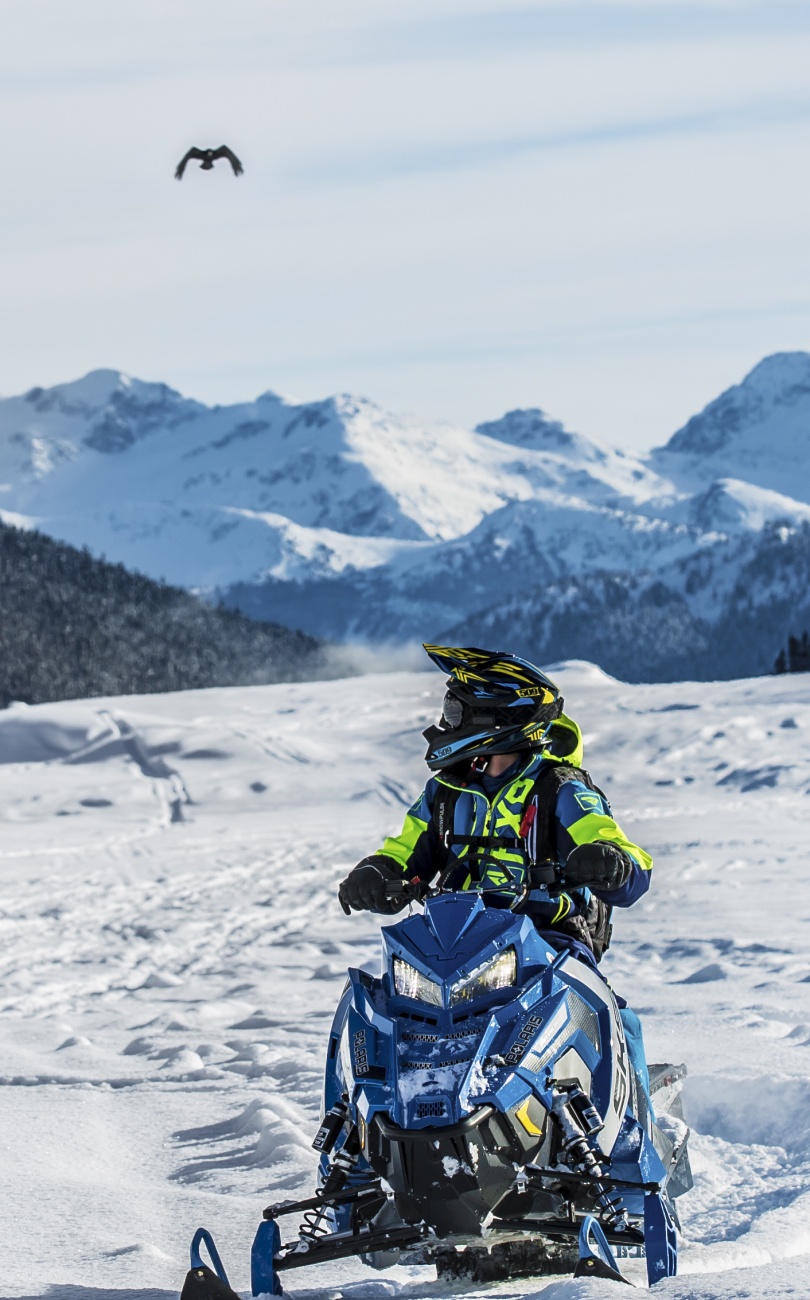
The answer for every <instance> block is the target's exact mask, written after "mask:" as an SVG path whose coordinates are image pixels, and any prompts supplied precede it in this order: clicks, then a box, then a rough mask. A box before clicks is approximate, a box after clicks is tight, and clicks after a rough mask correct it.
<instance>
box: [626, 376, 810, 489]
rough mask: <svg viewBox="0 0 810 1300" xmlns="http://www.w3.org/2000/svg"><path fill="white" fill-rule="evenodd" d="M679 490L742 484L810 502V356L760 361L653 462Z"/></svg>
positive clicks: (658, 471)
mask: <svg viewBox="0 0 810 1300" xmlns="http://www.w3.org/2000/svg"><path fill="white" fill-rule="evenodd" d="M649 465H650V468H652V469H654V470H655V471H656V472H657V473H659V474H661V475H662V476H663V477H664V478H667V479H671V480H672V481H673V482H674V483H676V484H677V485H678V487H679V489H681V490H683V491H687V492H690V491H693V490H694V489H695V488H698V487H700V486H701V485H703V486H705V484H706V483H707V481H709V480H712V479H721V478H735V479H742V480H744V481H745V482H746V483H751V484H754V485H755V486H757V487H761V488H767V489H769V490H771V491H774V492H779V493H782V494H783V495H785V496H788V497H792V498H797V499H798V500H800V501H805V502H807V501H810V353H807V352H782V353H777V354H776V355H775V356H772V357H766V358H765V360H764V361H760V363H759V365H757V366H755V367H754V369H753V370H752V371H751V373H750V374H749V375H747V376H746V378H745V379H744V380H743V382H742V383H741V384H736V385H735V386H734V387H733V388H729V389H728V390H727V391H726V392H725V393H722V394H721V395H720V397H718V398H717V399H716V400H715V401H714V402H710V403H709V405H708V406H707V407H706V409H705V410H704V411H701V413H700V414H699V415H695V416H693V417H692V419H691V420H689V421H688V423H687V424H685V425H684V427H683V428H682V429H679V430H678V432H677V433H675V434H674V435H673V436H672V437H671V438H670V440H669V442H668V443H667V444H666V446H665V447H661V448H659V449H657V450H656V451H654V452H653V453H652V455H651V456H650V458H649Z"/></svg>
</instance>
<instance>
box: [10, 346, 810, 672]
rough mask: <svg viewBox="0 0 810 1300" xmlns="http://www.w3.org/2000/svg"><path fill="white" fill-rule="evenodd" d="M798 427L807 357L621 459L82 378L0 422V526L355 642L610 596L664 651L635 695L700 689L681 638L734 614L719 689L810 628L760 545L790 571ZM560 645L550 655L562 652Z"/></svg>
mask: <svg viewBox="0 0 810 1300" xmlns="http://www.w3.org/2000/svg"><path fill="white" fill-rule="evenodd" d="M808 427H810V354H807V353H791V354H778V355H776V356H774V357H769V358H766V359H765V360H764V361H762V362H761V363H760V364H759V365H758V366H756V367H755V368H754V370H753V371H752V372H751V374H750V375H749V376H748V377H747V378H746V379H745V380H744V381H743V382H742V383H741V384H739V385H737V386H736V387H735V388H732V389H730V390H728V392H726V393H724V394H721V396H720V397H719V398H717V399H716V401H715V402H712V403H710V404H709V406H708V407H707V408H706V409H705V410H704V411H703V412H701V413H700V414H698V415H696V416H695V417H694V418H693V419H692V420H691V421H689V423H688V424H687V425H686V426H685V428H684V429H682V430H680V431H679V432H678V433H676V434H675V435H674V436H673V437H672V438H671V439H670V441H669V443H667V445H666V446H665V447H663V448H659V449H658V450H656V451H654V452H652V453H650V454H649V455H648V456H641V457H640V456H633V455H629V454H627V453H625V452H622V451H621V450H617V449H613V448H610V447H606V446H602V445H600V444H598V443H597V442H594V441H592V440H590V439H587V438H584V437H582V436H581V435H579V434H577V433H573V432H571V431H569V430H567V429H566V428H564V426H563V425H562V424H561V423H560V422H559V421H556V420H553V419H551V418H550V417H549V416H547V415H545V414H544V412H543V411H541V410H539V409H538V408H528V409H525V410H513V411H509V412H507V414H506V415H504V416H503V417H502V418H501V419H500V420H493V421H488V422H486V423H482V424H479V425H478V426H477V427H476V428H475V429H465V428H460V427H457V426H454V425H449V424H446V423H445V424H435V423H431V422H429V421H424V420H420V419H419V418H417V417H416V416H411V415H401V414H392V413H390V412H387V411H385V410H383V409H382V408H381V407H380V406H378V405H376V404H375V403H374V402H371V401H368V400H367V399H365V398H362V397H355V396H352V395H350V394H340V395H337V396H335V397H330V398H326V399H324V400H322V401H316V402H310V403H297V402H295V401H292V400H290V399H286V398H283V397H280V396H277V395H276V394H274V393H270V392H267V393H263V394H262V395H261V396H260V397H258V398H256V399H255V400H254V401H247V402H242V403H237V404H234V405H231V406H222V407H207V406H204V405H203V404H201V403H199V402H196V401H193V400H191V399H189V398H186V397H185V396H183V395H182V394H180V393H178V392H176V391H174V390H173V389H171V388H169V387H168V386H167V385H165V384H161V383H146V382H144V381H142V380H139V379H134V378H130V377H129V376H127V375H123V374H121V373H120V372H118V371H114V370H98V371H93V372H91V374H89V375H87V376H85V377H84V378H83V379H80V380H76V381H74V382H72V383H67V384H59V385H56V386H55V387H52V388H49V389H40V388H37V389H32V390H30V391H29V392H28V393H26V394H24V395H22V396H18V397H11V398H6V399H3V400H0V490H1V491H2V506H3V509H2V511H0V519H2V520H4V521H7V522H10V523H15V524H18V525H20V526H23V527H28V528H30V527H37V528H40V529H41V530H42V531H44V532H46V533H47V534H49V535H51V536H54V537H57V538H59V539H61V540H63V541H67V542H70V543H72V544H73V545H78V546H85V545H86V546H88V547H89V548H90V550H91V551H92V552H93V553H94V554H96V555H103V556H105V557H106V558H108V559H111V560H116V561H120V562H122V563H124V564H126V565H127V566H129V567H130V568H134V569H137V570H138V571H139V572H142V573H145V574H147V575H149V576H151V577H155V578H164V579H166V580H168V581H169V582H172V583H176V584H178V585H180V586H184V587H190V588H193V589H194V590H197V591H201V592H203V593H207V594H209V595H211V596H213V597H222V598H224V599H226V601H227V602H228V603H235V604H237V605H238V606H239V607H240V608H241V609H243V610H244V611H245V612H246V613H249V614H251V615H252V616H254V617H259V618H268V619H270V620H273V621H280V622H286V623H288V624H289V625H291V626H295V627H300V628H301V629H303V630H305V631H308V632H310V633H312V634H314V635H316V636H322V637H327V638H330V639H338V640H344V639H352V640H355V641H360V642H368V641H376V642H382V643H384V644H391V643H392V642H396V643H398V644H400V645H402V644H407V643H408V642H410V641H412V640H416V639H420V640H421V639H424V637H425V636H428V637H429V638H431V639H437V638H441V637H444V636H447V635H451V636H456V635H458V633H457V632H455V631H448V630H449V629H461V628H468V629H470V630H469V632H465V633H464V635H465V637H467V638H468V639H470V640H472V641H477V640H478V639H479V637H480V636H482V635H483V634H484V631H483V630H485V628H486V617H485V616H486V611H487V610H489V609H490V607H491V606H492V604H493V601H497V602H498V604H499V605H500V604H501V603H502V601H503V600H504V599H509V600H512V601H513V602H515V603H516V604H517V605H518V607H522V606H525V603H526V602H525V594H526V590H527V587H528V588H531V587H532V585H533V583H534V582H536V581H537V580H538V579H541V580H542V583H543V586H544V587H547V586H548V582H549V579H551V580H552V581H554V582H559V583H562V584H563V585H564V586H567V587H568V588H569V589H570V590H572V591H573V590H574V589H578V590H580V591H581V592H582V593H583V600H584V603H585V604H586V605H587V604H588V588H589V586H590V584H591V583H592V581H593V578H594V576H595V575H596V576H599V575H605V574H607V575H619V577H620V578H621V581H622V583H623V587H624V591H625V600H626V603H627V606H628V618H627V624H628V626H631V625H633V624H639V623H644V622H647V623H655V626H656V633H655V640H656V641H657V643H659V644H660V645H661V646H663V647H669V649H668V650H667V649H665V650H664V654H665V655H666V654H668V657H669V663H668V664H661V665H658V664H656V665H654V667H653V669H652V671H653V673H654V674H655V675H658V676H661V675H668V676H682V675H683V673H684V671H691V672H696V671H699V670H698V669H697V667H696V666H695V663H694V655H695V653H697V655H698V657H699V655H700V651H699V648H698V651H697V652H696V651H695V646H696V644H697V643H698V642H702V639H703V637H704V636H705V634H706V629H705V628H702V627H696V626H695V623H696V621H698V622H700V621H703V622H705V623H706V624H707V625H708V626H709V627H712V628H713V629H714V631H715V634H716V637H717V638H718V639H720V640H723V641H726V642H727V641H728V640H729V638H728V636H727V634H726V632H725V626H726V624H727V623H728V624H734V623H735V621H736V622H739V619H740V617H741V616H744V615H745V610H746V608H747V606H748V604H749V603H750V602H749V600H748V593H749V592H750V593H752V596H751V599H753V601H754V603H755V605H756V606H757V608H758V609H760V610H761V611H762V617H761V619H760V629H759V631H758V633H757V638H756V640H757V645H756V647H752V649H751V652H750V653H748V654H747V656H746V655H745V654H743V653H742V651H740V652H736V651H734V652H732V653H731V654H730V655H729V656H728V658H729V663H728V665H727V667H726V669H725V670H724V671H728V672H730V673H732V674H733V673H736V674H740V673H743V672H752V671H756V670H758V669H759V668H762V667H769V666H770V665H771V664H772V663H773V660H774V658H775V656H776V653H777V652H778V650H779V648H780V647H781V645H782V643H783V642H784V641H785V639H786V636H787V635H788V634H789V633H790V632H791V631H796V630H801V626H802V619H805V618H806V617H808V616H810V615H808V613H807V611H806V608H805V594H806V593H805V589H806V583H805V582H804V580H803V576H802V573H800V572H798V568H800V567H801V565H799V566H798V568H797V565H795V564H794V565H792V566H791V565H787V566H786V565H784V564H778V563H777V565H776V570H777V572H776V573H773V572H770V569H771V568H772V565H771V560H770V556H771V552H772V550H773V546H772V537H771V534H770V533H769V531H768V530H769V529H771V528H772V527H773V526H774V525H780V526H783V527H787V528H789V529H792V530H793V539H794V540H793V543H792V544H793V545H794V546H795V548H798V550H799V551H802V550H803V549H804V550H806V543H807V526H808V524H809V523H810V458H808V441H807V430H808ZM786 540H789V539H788V538H787V536H786ZM786 569H787V570H788V579H787V580H785V578H784V576H783V575H784V572H785V570H786ZM738 588H739V590H738ZM741 593H742V594H741ZM661 596H663V597H664V599H660V597H661ZM535 604H536V601H532V600H530V601H529V602H528V607H527V608H525V609H524V611H523V612H524V616H525V617H530V616H531V611H532V608H533V606H534V605H535ZM631 607H632V608H631ZM670 607H671V608H670ZM676 607H677V609H676ZM668 609H669V612H667V610H668ZM656 611H658V612H657V613H656ZM661 611H664V612H661ZM590 618H591V620H592V622H591V625H590V627H589V633H590V632H592V630H593V627H594V626H598V625H599V622H600V613H599V611H598V610H597V609H595V608H594V609H593V610H592V612H591V614H590ZM790 619H792V620H793V623H795V626H793V625H791V626H788V622H789V620H790ZM656 620H657V622H656ZM580 621H581V620H580ZM546 622H547V619H545V618H541V619H540V624H544V623H546ZM763 629H765V630H764V631H763ZM767 629H772V631H771V632H770V633H769V632H768V630H767ZM537 631H538V628H537V627H534V626H533V627H532V629H531V636H535V634H536V633H537ZM560 634H561V635H562V636H563V638H564V642H563V646H562V653H565V654H569V655H570V654H579V653H581V648H580V645H579V644H578V643H577V642H576V640H575V639H573V640H572V639H571V638H570V635H569V634H568V633H566V631H565V629H564V628H563V629H561V630H559V631H558V633H557V635H560ZM566 636H568V640H565V637H566ZM746 642H747V643H750V642H751V638H746ZM760 642H761V644H760ZM543 644H545V643H543ZM606 653H608V654H609V653H610V652H609V651H606ZM690 655H692V656H693V658H692V659H690ZM616 656H617V658H616V659H611V660H610V661H609V662H608V663H607V666H609V667H611V668H613V667H615V665H616V662H617V661H618V662H625V661H626V660H627V655H626V654H625V648H624V647H623V646H619V647H618V650H617V651H616ZM731 661H733V662H731ZM627 671H630V670H627Z"/></svg>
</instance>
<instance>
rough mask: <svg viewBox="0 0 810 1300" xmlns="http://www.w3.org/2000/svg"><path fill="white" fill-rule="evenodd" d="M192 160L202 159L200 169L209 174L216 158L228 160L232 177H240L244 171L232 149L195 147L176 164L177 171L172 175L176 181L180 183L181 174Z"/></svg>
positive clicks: (224, 147) (222, 146)
mask: <svg viewBox="0 0 810 1300" xmlns="http://www.w3.org/2000/svg"><path fill="white" fill-rule="evenodd" d="M192 158H202V162H201V163H200V168H201V170H202V171H204V172H210V171H212V170H213V167H214V163H215V162H216V160H217V158H227V159H228V162H229V163H230V164H231V166H232V167H233V174H234V176H241V175H242V172H243V171H244V170H245V169H244V167H243V166H242V164H241V163H240V161H239V159H238V158H237V156H236V154H235V153H234V152H233V149H229V148H228V146H227V145H226V144H221V145H220V146H219V148H218V149H198V148H197V147H196V145H195V146H193V147H192V148H191V149H189V151H188V153H187V154H186V156H185V158H183V159H181V161H180V162H179V163H178V164H177V171H176V172H175V173H174V175H175V179H176V180H178V181H181V180H182V179H183V172H184V171H185V170H186V163H187V162H190V161H191V159H192Z"/></svg>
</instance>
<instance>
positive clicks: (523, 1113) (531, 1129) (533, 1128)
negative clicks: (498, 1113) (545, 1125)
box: [515, 1097, 543, 1137]
mask: <svg viewBox="0 0 810 1300" xmlns="http://www.w3.org/2000/svg"><path fill="white" fill-rule="evenodd" d="M530 1101H531V1097H527V1098H526V1100H525V1101H524V1102H523V1104H522V1105H520V1106H518V1108H517V1110H516V1111H515V1119H519V1120H520V1122H521V1124H522V1125H523V1127H524V1128H525V1130H526V1132H527V1133H528V1134H529V1135H530V1136H531V1137H542V1136H543V1130H542V1128H538V1127H537V1125H536V1124H535V1123H534V1121H533V1120H530V1119H529V1102H530Z"/></svg>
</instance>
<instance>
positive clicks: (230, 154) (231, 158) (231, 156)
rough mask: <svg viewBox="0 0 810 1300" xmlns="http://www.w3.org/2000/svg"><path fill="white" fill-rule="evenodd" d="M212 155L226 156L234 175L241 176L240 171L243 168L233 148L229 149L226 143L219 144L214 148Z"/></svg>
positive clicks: (216, 156)
mask: <svg viewBox="0 0 810 1300" xmlns="http://www.w3.org/2000/svg"><path fill="white" fill-rule="evenodd" d="M214 157H215V158H227V159H228V162H229V163H230V164H231V166H232V167H233V174H234V176H241V175H242V172H243V171H244V170H245V169H244V167H243V166H242V164H241V163H240V161H239V159H238V158H237V156H236V154H235V153H234V151H233V149H229V148H228V146H227V145H226V144H221V145H220V146H219V148H218V149H217V150H215V152H214Z"/></svg>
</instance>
